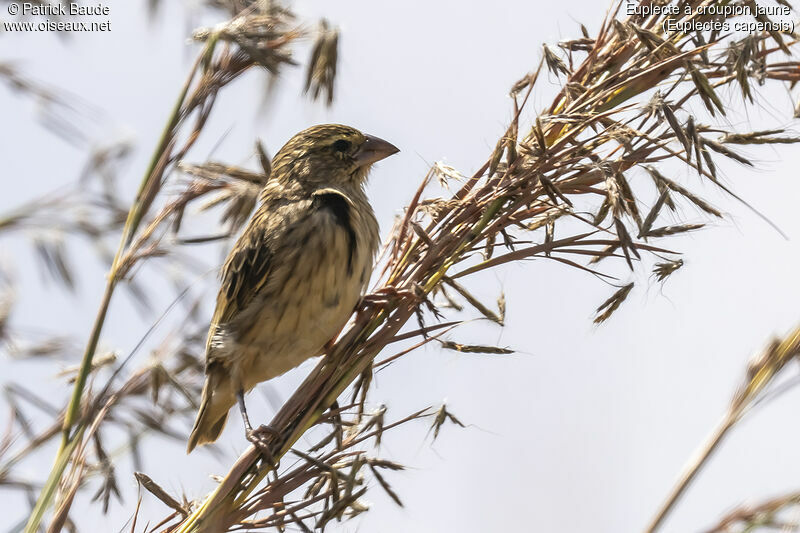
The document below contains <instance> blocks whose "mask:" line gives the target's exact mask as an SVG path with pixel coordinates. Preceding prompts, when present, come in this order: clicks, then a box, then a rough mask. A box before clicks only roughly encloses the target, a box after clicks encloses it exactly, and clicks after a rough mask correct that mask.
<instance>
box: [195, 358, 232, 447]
mask: <svg viewBox="0 0 800 533" xmlns="http://www.w3.org/2000/svg"><path fill="white" fill-rule="evenodd" d="M234 404H236V395H235V394H234V392H233V387H232V383H231V380H230V377H229V376H228V373H227V372H226V371H225V370H224V369H223V368H221V367H216V368H215V367H213V366H212V367H211V368H209V369H208V371H207V373H206V383H205V385H203V397H202V399H201V400H200V411H199V412H198V413H197V419H195V421H194V427H193V428H192V433H191V435H189V445H188V446H187V447H186V453H192V450H194V448H195V446H201V445H203V444H208V443H211V442H214V441H215V440H217V439H218V438H219V435H220V433H222V429H223V428H224V427H225V420H226V419H227V418H228V411H229V410H230V408H231V407H233V406H234Z"/></svg>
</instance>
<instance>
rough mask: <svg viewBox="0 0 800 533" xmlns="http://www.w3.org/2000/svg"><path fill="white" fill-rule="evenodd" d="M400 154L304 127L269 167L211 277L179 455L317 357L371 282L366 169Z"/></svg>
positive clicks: (372, 226) (375, 238)
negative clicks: (196, 381) (266, 385)
mask: <svg viewBox="0 0 800 533" xmlns="http://www.w3.org/2000/svg"><path fill="white" fill-rule="evenodd" d="M398 151H399V149H398V148H397V147H395V146H394V145H392V144H391V143H389V142H387V141H384V140H383V139H380V138H378V137H375V136H372V135H367V134H364V133H361V132H360V131H359V130H357V129H355V128H352V127H350V126H345V125H342V124H321V125H317V126H312V127H310V128H308V129H305V130H303V131H301V132H300V133H298V134H296V135H295V136H294V137H292V138H291V139H290V140H289V141H288V142H287V143H286V144H285V145H284V146H283V147H282V148H281V149H280V150H278V152H277V153H276V154H275V156H274V158H273V160H272V168H271V171H270V175H269V179H268V180H267V182H266V184H265V186H264V188H263V190H262V191H261V194H260V196H259V206H258V207H257V208H256V210H255V212H254V214H253V216H252V217H251V218H250V220H249V221H248V223H247V225H246V226H245V228H244V230H243V231H242V233H241V235H240V236H239V238H238V239H237V241H236V243H235V244H234V246H233V248H232V249H231V251H230V253H229V254H228V257H227V259H226V260H225V262H224V264H223V266H222V268H221V271H220V279H221V283H220V289H219V293H218V295H217V301H216V309H215V311H214V315H213V318H212V320H211V325H210V327H209V331H208V337H207V341H206V350H205V383H204V385H203V392H202V397H201V400H200V408H199V410H198V413H197V418H196V420H195V423H194V427H193V428H192V431H191V434H190V436H189V440H188V446H187V453H191V452H192V450H193V449H195V447H196V446H199V445H203V444H208V443H212V442H214V441H216V440H217V439H218V438H219V435H220V433H221V432H222V430H223V428H224V426H225V422H226V419H227V417H228V412H229V411H230V409H231V408H232V407H233V406H234V405H236V404H237V403H238V404H239V410H240V413H241V416H242V420H243V423H244V427H245V435H246V437H247V439H248V441H250V442H253V443H254V444H257V443H258V441H259V439H260V438H262V437H263V434H262V435H259V434H258V432H259V430H261V431H263V430H270V431H271V428H269V427H268V426H263V425H262V426H260V427H259V428H257V429H256V430H253V428H252V425H251V424H250V420H249V417H248V415H247V408H246V405H245V402H244V395H245V393H247V392H249V391H250V390H251V389H253V388H254V387H255V386H256V385H257V384H258V383H261V382H264V381H267V380H270V379H272V378H275V377H277V376H279V375H281V374H283V373H285V372H287V371H288V370H290V369H292V368H294V367H296V366H298V365H299V364H301V363H302V362H304V361H305V360H307V359H309V358H311V357H315V356H319V355H322V353H324V351H325V347H326V346H327V345H329V343H331V342H332V341H333V340H334V339H335V337H336V336H337V335H338V334H339V333H340V332H341V330H342V328H343V327H344V326H345V324H346V323H347V320H348V319H349V318H350V315H351V314H352V313H353V311H354V310H355V308H356V306H357V304H358V302H359V301H360V298H361V296H362V294H363V293H364V291H365V290H366V287H367V283H368V282H369V279H370V274H371V272H372V268H373V264H374V261H375V256H376V253H377V250H378V246H379V243H380V240H379V229H378V221H377V219H376V217H375V213H374V212H373V209H372V207H371V205H370V203H369V200H368V198H367V195H366V192H365V190H364V187H365V184H366V180H367V175H368V173H369V171H370V168H371V167H372V165H373V164H374V163H376V162H378V161H380V160H382V159H385V158H386V157H389V156H391V155H393V154H395V153H397V152H398Z"/></svg>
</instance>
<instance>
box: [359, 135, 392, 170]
mask: <svg viewBox="0 0 800 533" xmlns="http://www.w3.org/2000/svg"><path fill="white" fill-rule="evenodd" d="M364 137H366V140H365V141H364V144H362V145H361V148H359V149H358V151H357V152H356V153H355V155H354V156H353V158H354V159H355V161H356V165H358V166H359V167H363V166H367V165H371V164H372V163H375V162H377V161H380V160H381V159H386V158H387V157H389V156H390V155H392V154H396V153H397V152H399V151H400V150H399V149H398V148H397V147H396V146H395V145H393V144H392V143H390V142H386V141H384V140H383V139H379V138H378V137H374V136H372V135H364Z"/></svg>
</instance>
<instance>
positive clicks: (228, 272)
mask: <svg viewBox="0 0 800 533" xmlns="http://www.w3.org/2000/svg"><path fill="white" fill-rule="evenodd" d="M268 231H269V230H268V228H265V227H264V226H263V225H262V224H255V223H252V221H251V223H250V224H248V225H247V227H246V229H245V231H244V232H243V233H242V235H241V236H240V237H239V240H238V241H237V243H236V245H235V246H234V247H233V250H232V251H231V253H230V255H228V259H227V260H226V261H225V264H224V265H223V266H222V272H221V278H222V285H221V287H220V290H219V294H218V295H217V308H216V310H215V311H214V318H213V320H212V324H211V327H212V331H213V329H214V328H216V327H217V326H220V325H223V324H226V323H228V322H230V321H231V319H232V318H233V317H235V316H236V315H237V314H238V313H239V312H241V311H242V310H243V309H244V308H245V307H247V304H248V303H250V301H251V300H252V299H253V297H254V296H255V295H256V294H258V292H259V291H260V290H261V288H262V287H263V286H264V285H266V283H267V281H268V280H269V276H270V271H271V270H272V255H273V254H272V250H271V246H270V244H271V243H270V239H269V238H268Z"/></svg>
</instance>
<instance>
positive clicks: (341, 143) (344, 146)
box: [333, 139, 350, 152]
mask: <svg viewBox="0 0 800 533" xmlns="http://www.w3.org/2000/svg"><path fill="white" fill-rule="evenodd" d="M333 149H334V150H336V151H337V152H347V151H348V150H350V141H346V140H344V139H339V140H338V141H336V142H335V143H333Z"/></svg>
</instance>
